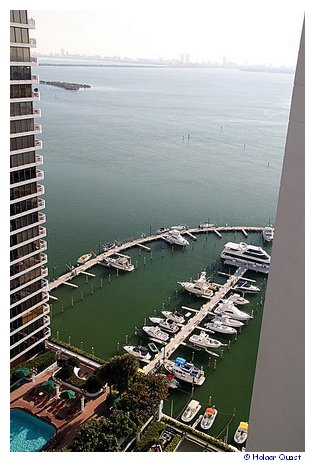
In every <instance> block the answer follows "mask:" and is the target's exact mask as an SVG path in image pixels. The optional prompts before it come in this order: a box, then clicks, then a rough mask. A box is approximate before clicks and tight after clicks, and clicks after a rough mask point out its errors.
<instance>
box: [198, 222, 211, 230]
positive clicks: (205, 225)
mask: <svg viewBox="0 0 315 462" xmlns="http://www.w3.org/2000/svg"><path fill="white" fill-rule="evenodd" d="M213 226H214V223H201V224H200V225H199V226H198V228H199V229H207V228H213Z"/></svg>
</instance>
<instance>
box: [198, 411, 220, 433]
mask: <svg viewBox="0 0 315 462" xmlns="http://www.w3.org/2000/svg"><path fill="white" fill-rule="evenodd" d="M217 414H218V411H217V409H216V408H214V407H207V409H206V411H205V413H204V415H203V416H202V419H201V422H200V427H201V428H202V429H203V430H209V428H210V427H212V425H213V422H214V419H215V418H216V416H217Z"/></svg>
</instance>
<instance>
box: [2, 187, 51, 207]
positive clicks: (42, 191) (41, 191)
mask: <svg viewBox="0 0 315 462" xmlns="http://www.w3.org/2000/svg"><path fill="white" fill-rule="evenodd" d="M42 194H45V186H43V185H42V184H38V185H37V187H36V192H35V193H33V194H29V195H28V196H21V197H17V198H15V199H12V200H10V204H16V203H17V202H21V201H25V200H27V199H32V197H37V196H41V195H42Z"/></svg>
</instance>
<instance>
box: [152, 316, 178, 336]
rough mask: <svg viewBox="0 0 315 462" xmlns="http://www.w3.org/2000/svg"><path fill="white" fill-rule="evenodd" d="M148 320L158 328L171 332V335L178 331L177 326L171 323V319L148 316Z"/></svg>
mask: <svg viewBox="0 0 315 462" xmlns="http://www.w3.org/2000/svg"><path fill="white" fill-rule="evenodd" d="M149 319H150V321H151V322H153V324H158V325H159V327H161V328H162V329H164V330H167V331H168V332H171V333H172V334H175V333H176V332H178V331H179V326H178V325H177V324H176V322H174V321H172V319H169V318H167V319H165V318H156V317H154V316H150V317H149Z"/></svg>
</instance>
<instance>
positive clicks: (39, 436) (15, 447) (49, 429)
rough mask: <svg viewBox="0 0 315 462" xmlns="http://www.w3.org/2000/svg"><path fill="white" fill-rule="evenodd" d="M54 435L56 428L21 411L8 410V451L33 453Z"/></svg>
mask: <svg viewBox="0 0 315 462" xmlns="http://www.w3.org/2000/svg"><path fill="white" fill-rule="evenodd" d="M55 434H56V428H55V427H54V426H53V425H51V424H49V423H48V422H45V421H44V420H42V419H40V418H38V417H35V416H34V415H32V414H30V413H28V412H25V411H23V410H22V409H11V410H10V451H11V452H35V451H40V450H41V449H42V448H43V447H44V446H45V445H46V444H47V442H48V441H49V440H50V439H51V438H52V437H53V436H55Z"/></svg>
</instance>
